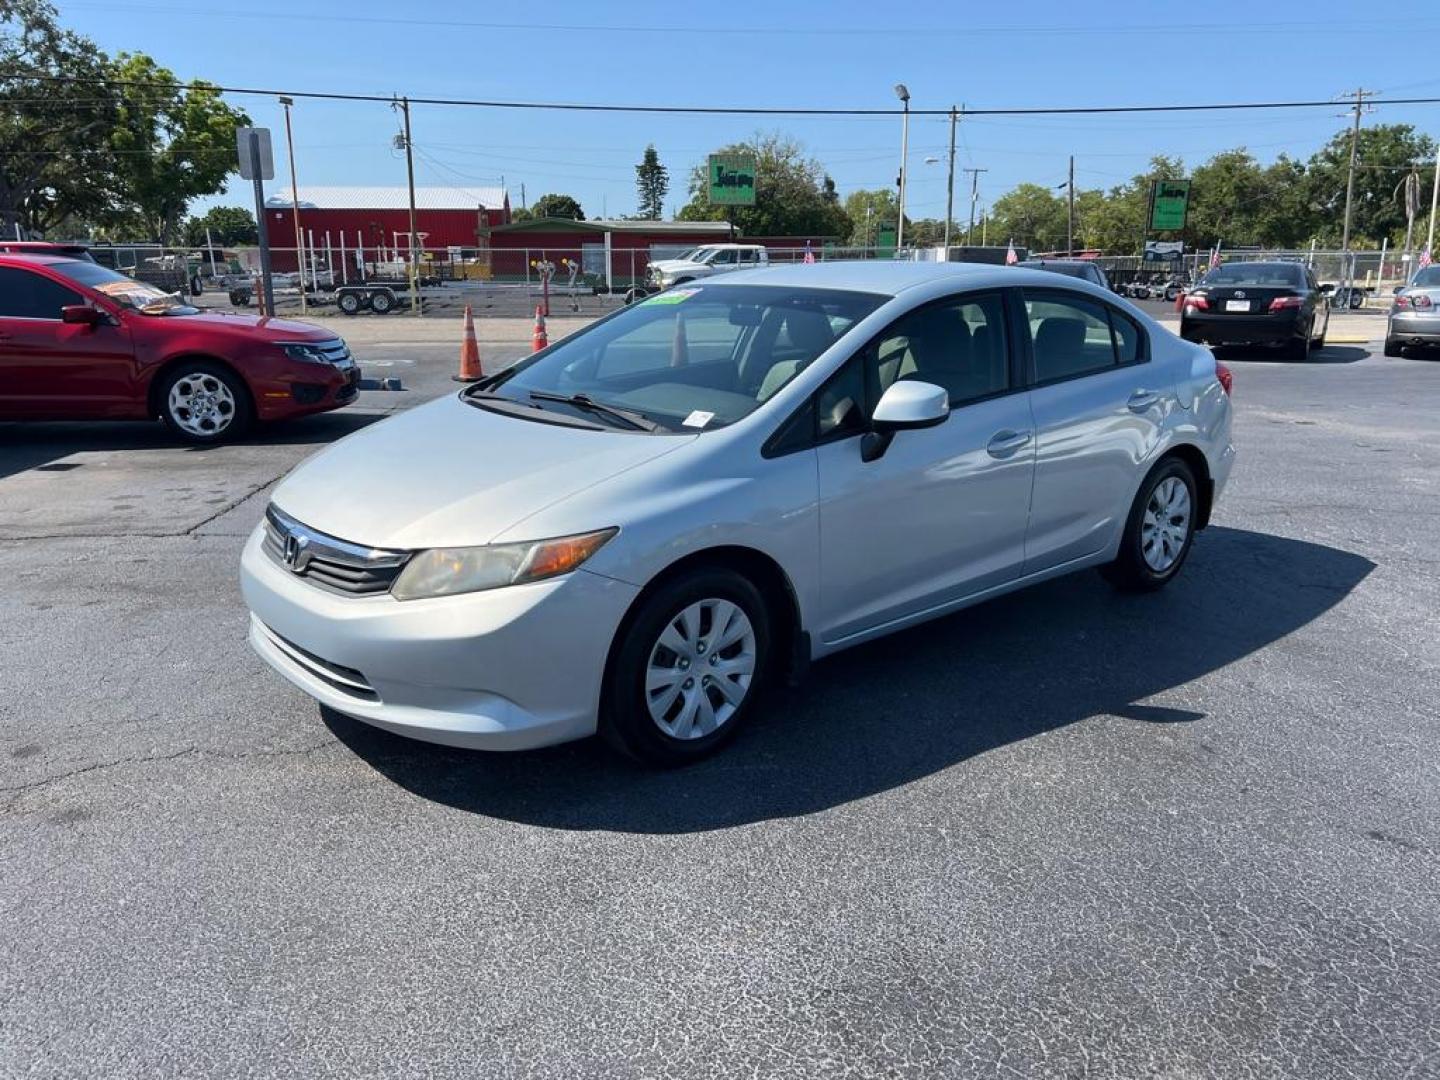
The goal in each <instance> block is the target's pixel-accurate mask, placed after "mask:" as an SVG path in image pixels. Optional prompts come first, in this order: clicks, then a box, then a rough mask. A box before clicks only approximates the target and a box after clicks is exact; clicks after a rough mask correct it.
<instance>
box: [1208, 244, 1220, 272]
mask: <svg viewBox="0 0 1440 1080" xmlns="http://www.w3.org/2000/svg"><path fill="white" fill-rule="evenodd" d="M1219 265H1220V245H1219V244H1216V245H1215V246H1214V247H1213V248H1211V249H1210V269H1211V270H1214V269H1215V268H1216V267H1217V266H1219Z"/></svg>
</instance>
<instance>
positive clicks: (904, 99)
mask: <svg viewBox="0 0 1440 1080" xmlns="http://www.w3.org/2000/svg"><path fill="white" fill-rule="evenodd" d="M895 96H896V97H897V98H899V99H900V103H901V104H902V105H903V106H904V107H905V115H904V118H903V119H902V120H901V121H900V176H899V178H898V180H897V183H898V184H899V186H900V213H899V214H898V215H897V216H898V218H899V220H898V221H896V222H895V251H896V253H897V254H898V253H900V252H902V251H904V250H905V180H906V174H907V173H908V172H909V171H910V170H909V169H908V168H907V165H908V164H909V160H908V159H909V157H910V91H909V90H908V89H906V87H905V84H904V83H896V84H895Z"/></svg>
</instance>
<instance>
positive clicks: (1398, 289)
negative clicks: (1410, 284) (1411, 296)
mask: <svg viewBox="0 0 1440 1080" xmlns="http://www.w3.org/2000/svg"><path fill="white" fill-rule="evenodd" d="M1392 291H1393V294H1394V295H1395V296H1399V295H1400V294H1401V293H1402V292H1404V291H1405V286H1404V285H1396V286H1395V288H1394V289H1393V290H1392Z"/></svg>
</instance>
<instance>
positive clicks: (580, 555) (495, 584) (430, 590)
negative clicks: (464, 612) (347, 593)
mask: <svg viewBox="0 0 1440 1080" xmlns="http://www.w3.org/2000/svg"><path fill="white" fill-rule="evenodd" d="M617 532H619V530H618V529H601V530H600V531H599V532H592V533H580V534H579V535H576V536H561V537H557V538H555V539H554V540H534V541H531V542H529V543H524V544H492V545H489V546H487V547H471V548H432V549H431V550H429V551H422V552H420V553H419V554H418V555H416V556H415V557H414V558H413V559H411V560H410V561H409V562H408V563H406V564H405V569H404V570H402V571H401V572H400V576H399V577H398V578H396V579H395V584H394V585H392V586H391V588H390V593H391V595H392V596H394V597H395V599H396V600H419V599H422V598H424V597H427V596H454V595H455V594H456V593H468V592H480V591H482V590H484V589H499V588H502V587H504V586H506V585H523V584H525V583H526V582H530V581H543V580H544V579H545V578H550V577H557V576H559V575H560V574H568V573H569V572H570V571H571V570H574V569H577V568H578V567H579V566H580V564H581V563H583V562H585V560H586V559H588V558H590V556H591V555H594V554H595V552H597V551H599V550H600V548H601V547H602V546H603V545H604V544H605V542H606V541H607V540H609V539H610V538H611V537H612V536H614V535H615V534H616V533H617Z"/></svg>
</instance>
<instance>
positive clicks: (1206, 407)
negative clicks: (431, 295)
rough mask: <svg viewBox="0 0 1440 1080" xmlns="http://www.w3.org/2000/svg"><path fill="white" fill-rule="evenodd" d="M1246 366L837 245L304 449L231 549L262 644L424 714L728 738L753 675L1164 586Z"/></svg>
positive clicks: (490, 738) (481, 727)
mask: <svg viewBox="0 0 1440 1080" xmlns="http://www.w3.org/2000/svg"><path fill="white" fill-rule="evenodd" d="M1229 389H1230V375H1229V372H1228V371H1226V370H1225V369H1224V367H1223V366H1222V365H1220V364H1218V363H1217V362H1216V361H1215V359H1214V357H1213V356H1212V355H1211V354H1210V352H1209V351H1208V350H1206V349H1204V348H1201V347H1199V346H1196V345H1193V344H1190V343H1187V342H1184V341H1181V340H1180V339H1179V338H1177V337H1176V336H1175V335H1173V334H1171V333H1170V332H1168V331H1167V330H1165V329H1163V328H1162V327H1161V326H1159V325H1158V324H1157V323H1155V322H1154V321H1153V320H1151V319H1150V318H1149V317H1147V316H1146V315H1145V314H1143V313H1142V312H1140V311H1138V310H1136V309H1135V308H1134V307H1132V306H1131V305H1129V304H1127V303H1126V302H1124V301H1123V300H1118V299H1117V298H1116V297H1114V296H1113V295H1112V294H1109V293H1106V292H1104V291H1102V290H1101V289H1098V288H1096V287H1094V286H1092V285H1089V284H1087V283H1085V282H1081V281H1077V280H1072V279H1068V278H1063V277H1061V276H1059V275H1056V274H1051V273H1046V272H1043V271H1034V270H1016V269H1014V268H1007V267H989V266H978V265H969V264H939V265H935V264H928V265H927V264H916V263H880V262H873V263H859V262H857V263H843V262H836V263H824V264H820V265H809V266H805V265H799V266H794V267H787V268H784V269H768V270H758V271H746V272H739V273H735V274H733V275H727V276H726V277H725V279H724V280H723V282H719V283H713V284H712V283H708V282H707V283H697V284H695V285H691V286H688V287H684V288H678V289H672V290H670V291H668V292H665V293H661V294H659V295H657V296H653V297H651V298H649V299H648V300H645V301H644V302H642V303H639V304H636V305H634V306H633V307H628V308H623V309H621V310H619V311H617V312H616V313H615V314H613V315H611V316H609V317H608V318H605V319H602V320H600V321H599V322H596V323H594V324H592V325H591V326H590V327H588V328H587V329H585V330H582V331H580V332H579V333H577V334H575V335H573V336H571V337H568V338H566V339H564V340H563V341H559V342H557V343H555V344H553V345H551V346H550V347H549V348H548V349H546V350H544V351H542V352H539V353H537V354H535V355H534V356H532V357H530V358H529V359H527V360H526V361H524V362H523V363H520V364H518V365H516V366H515V367H513V368H511V369H509V370H508V371H506V372H504V373H502V374H500V375H497V376H493V377H491V378H490V379H488V380H487V381H484V382H482V383H479V384H477V385H475V386H473V387H471V388H468V389H466V390H463V391H461V392H459V393H456V394H451V395H447V396H446V397H444V398H441V399H439V400H437V401H433V402H431V403H429V404H428V405H424V406H421V407H419V408H416V409H413V410H410V411H408V412H406V413H403V414H401V415H399V416H396V417H394V418H392V419H389V420H386V421H384V422H383V423H379V424H376V425H374V426H373V427H370V428H367V429H365V430H363V431H361V432H357V433H356V434H354V435H351V436H350V437H348V438H346V439H344V440H342V441H341V442H338V443H336V444H335V445H333V446H331V447H329V448H328V449H326V450H324V451H322V452H320V453H319V454H317V455H315V456H314V457H312V458H311V459H310V460H309V461H307V462H305V463H304V464H303V465H301V466H300V467H299V468H298V469H296V470H295V472H293V473H292V474H291V475H290V476H289V477H288V478H286V479H285V480H284V482H282V483H281V484H280V485H279V487H277V488H276V490H275V492H274V497H273V502H272V504H271V506H270V508H269V510H268V512H267V514H266V517H265V520H264V522H263V523H262V525H261V526H260V527H259V528H257V529H256V530H255V533H254V535H253V536H252V537H251V538H250V540H249V543H248V544H247V545H246V548H245V554H244V559H243V568H242V578H243V587H244V594H245V598H246V601H247V602H248V604H249V606H250V609H251V612H252V619H251V624H250V640H251V643H252V644H253V646H254V647H255V649H256V650H257V651H258V652H259V653H260V655H261V656H262V657H264V658H265V659H266V660H267V661H269V663H270V664H271V665H272V666H273V667H274V668H275V669H276V670H277V671H279V672H280V673H281V674H282V675H284V676H285V677H286V678H288V679H290V680H291V681H292V682H294V683H295V684H296V685H297V686H299V687H300V688H301V689H303V690H305V691H306V692H307V693H308V694H310V695H311V696H313V697H315V698H317V699H318V700H319V701H320V702H322V703H323V704H325V705H328V706H330V707H331V708H333V709H335V710H338V711H339V712H341V713H344V714H347V715H349V716H352V717H358V718H359V719H361V720H363V721H365V722H367V723H370V724H374V725H377V726H379V727H382V728H387V729H389V730H390V731H394V732H399V733H401V734H404V735H410V736H414V737H416V738H420V739H426V740H430V741H433V742H438V743H446V744H451V745H458V746H472V747H481V748H489V749H519V748H524V747H533V746H540V745H544V744H548V743H555V742H560V741H563V740H566V739H575V738H579V737H582V736H586V735H590V734H592V733H594V732H595V731H597V730H598V731H599V732H601V733H602V734H603V735H605V736H606V737H607V738H608V739H609V740H610V741H611V742H612V743H613V744H615V745H616V746H617V747H619V748H620V749H622V750H624V751H626V752H628V753H629V754H632V755H634V756H636V757H639V758H641V759H644V760H647V761H651V762H657V763H675V762H683V761H686V760H690V759H693V758H696V757H699V756H701V755H703V754H705V753H707V752H709V751H712V750H714V749H715V748H716V747H717V746H719V745H720V744H721V743H723V742H724V741H726V740H727V739H728V738H730V737H731V736H732V735H734V734H735V731H736V729H737V728H738V727H739V726H740V725H741V724H742V722H743V721H744V720H745V719H746V718H747V716H748V715H749V714H750V713H751V712H752V711H753V710H754V709H755V707H756V699H757V697H758V696H759V694H760V691H761V688H762V686H763V684H764V683H765V682H766V680H767V679H768V678H771V677H773V676H775V675H777V674H780V673H781V672H784V671H790V672H791V673H794V672H795V670H796V669H797V668H803V666H804V665H805V664H806V663H807V662H808V661H810V660H812V659H815V658H818V657H822V656H826V655H828V654H831V653H834V652H837V651H838V650H841V649H844V648H846V647H848V646H851V645H856V644H859V643H860V642H863V641H868V640H870V639H872V638H876V637H879V636H881V635H883V634H888V633H890V632H892V631H895V630H898V629H901V628H902V627H906V626H912V625H914V624H916V623H919V622H921V621H923V620H926V619H932V618H935V617H937V616H941V615H945V614H948V613H950V612H954V611H956V610H958V609H960V608H963V607H965V606H966V605H969V604H974V603H977V602H979V601H981V600H985V599H988V598H990V597H994V596H997V595H999V594H1001V593H1005V592H1008V591H1010V590H1013V589H1017V588H1020V587H1022V586H1024V585H1029V584H1033V583H1035V582H1037V581H1042V580H1045V579H1046V578H1051V577H1055V576H1057V575H1060V574H1066V573H1069V572H1071V571H1074V570H1079V569H1081V568H1083V567H1091V566H1098V567H1102V568H1103V569H1104V570H1105V572H1106V573H1107V575H1108V576H1109V577H1110V578H1111V579H1112V580H1113V581H1114V582H1115V583H1116V584H1117V585H1119V586H1121V587H1123V588H1126V589H1133V590H1148V589H1155V588H1159V587H1160V586H1162V585H1164V584H1166V583H1167V582H1168V581H1170V580H1171V579H1172V578H1173V577H1174V576H1175V575H1176V574H1177V573H1178V572H1179V570H1180V568H1181V566H1182V565H1183V564H1184V562H1185V558H1186V555H1187V554H1188V553H1189V550H1190V547H1191V544H1192V543H1193V541H1194V537H1195V533H1196V531H1197V530H1199V529H1201V528H1203V527H1204V526H1205V524H1206V522H1207V521H1208V520H1209V517H1210V510H1211V507H1212V505H1213V504H1214V501H1215V499H1216V498H1217V497H1218V495H1219V493H1220V490H1221V489H1222V488H1223V486H1224V484H1225V481H1226V478H1227V477H1228V476H1229V473H1230V468H1231V464H1232V461H1233V458H1234V450H1233V448H1232V446H1231V442H1230V419H1231V411H1230V400H1229Z"/></svg>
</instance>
